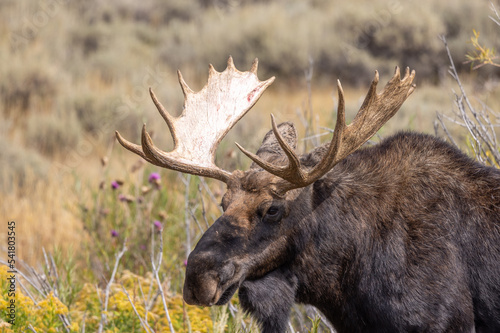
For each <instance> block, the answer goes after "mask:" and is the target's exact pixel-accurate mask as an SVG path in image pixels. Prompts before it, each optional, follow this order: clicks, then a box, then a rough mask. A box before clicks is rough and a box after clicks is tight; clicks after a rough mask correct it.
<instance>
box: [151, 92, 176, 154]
mask: <svg viewBox="0 0 500 333" xmlns="http://www.w3.org/2000/svg"><path fill="white" fill-rule="evenodd" d="M149 95H151V99H152V100H153V103H155V105H156V108H157V109H158V112H159V113H160V115H161V116H162V118H163V119H164V120H165V122H166V123H167V126H168V129H169V130H170V134H171V135H172V141H173V142H174V147H176V146H177V135H176V134H175V127H174V118H173V117H172V116H171V115H170V113H168V111H167V110H166V109H165V108H164V107H163V105H162V104H161V103H160V101H158V98H156V95H155V93H154V92H153V89H151V87H149Z"/></svg>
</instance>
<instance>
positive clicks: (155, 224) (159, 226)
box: [153, 220, 163, 231]
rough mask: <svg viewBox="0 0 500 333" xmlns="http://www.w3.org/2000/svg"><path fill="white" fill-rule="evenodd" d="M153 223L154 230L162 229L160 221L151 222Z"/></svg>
mask: <svg viewBox="0 0 500 333" xmlns="http://www.w3.org/2000/svg"><path fill="white" fill-rule="evenodd" d="M153 224H154V226H155V228H156V230H158V231H161V229H163V225H162V224H161V222H160V221H158V220H156V221H154V222H153Z"/></svg>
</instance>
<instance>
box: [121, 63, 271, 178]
mask: <svg viewBox="0 0 500 333" xmlns="http://www.w3.org/2000/svg"><path fill="white" fill-rule="evenodd" d="M255 64H256V62H254V64H253V65H252V69H251V70H250V71H247V72H240V71H238V70H237V69H236V68H235V67H234V62H233V59H232V58H231V57H229V59H228V61H227V68H226V70H225V71H223V72H221V73H219V72H217V71H216V70H215V69H214V68H213V66H212V65H210V66H209V76H208V83H207V84H206V85H205V87H203V89H202V90H201V91H199V92H197V93H195V92H193V91H192V90H191V88H189V86H188V85H187V83H186V82H185V81H184V78H183V77H182V74H181V72H180V71H177V74H178V76H179V83H180V85H181V87H182V91H183V93H184V108H183V112H182V114H181V115H180V116H179V117H177V118H175V117H172V116H171V115H170V114H169V113H168V112H167V110H166V109H165V108H164V107H163V105H162V104H161V103H160V102H159V101H158V98H157V97H156V95H155V94H154V92H153V91H152V89H150V94H151V99H152V100H153V103H154V104H155V105H156V108H157V109H158V112H159V113H160V115H161V116H162V117H163V119H164V120H165V122H166V123H167V125H168V127H169V129H170V132H171V134H172V138H173V141H174V149H173V150H172V151H170V152H164V151H162V150H160V149H158V148H157V147H156V146H155V145H154V143H153V141H152V139H151V136H150V135H149V134H148V132H147V131H146V126H145V125H144V126H143V129H142V136H141V144H142V145H141V146H139V145H136V144H133V143H131V142H129V141H127V140H125V139H124V138H123V137H122V136H121V135H120V134H119V133H118V132H116V137H117V139H118V141H119V142H120V144H121V145H122V146H124V147H125V148H126V149H128V150H130V151H131V152H133V153H135V154H137V155H139V156H141V157H142V158H144V159H145V160H147V161H148V162H150V163H152V164H155V165H158V166H161V167H164V168H168V169H172V170H176V171H180V172H186V173H190V174H194V175H198V176H205V177H210V178H215V179H218V180H221V181H223V182H225V183H227V182H228V181H229V178H230V177H231V173H230V172H228V171H225V170H222V169H220V168H218V167H217V166H216V165H215V151H216V149H217V147H218V145H219V143H220V141H221V140H222V139H223V137H224V136H225V135H226V134H227V132H228V131H229V130H230V129H231V128H232V127H233V126H234V125H235V124H236V122H237V121H238V120H240V119H241V117H243V116H244V115H245V114H246V112H248V110H250V108H251V107H252V106H253V105H254V104H255V103H256V102H257V100H258V99H259V97H260V96H261V95H262V93H263V92H264V91H265V90H266V88H267V87H268V86H269V85H270V84H271V83H272V82H273V81H274V77H272V78H270V79H268V80H266V81H260V80H259V79H258V77H257V75H256V73H255V72H256V69H257V68H256V65H255Z"/></svg>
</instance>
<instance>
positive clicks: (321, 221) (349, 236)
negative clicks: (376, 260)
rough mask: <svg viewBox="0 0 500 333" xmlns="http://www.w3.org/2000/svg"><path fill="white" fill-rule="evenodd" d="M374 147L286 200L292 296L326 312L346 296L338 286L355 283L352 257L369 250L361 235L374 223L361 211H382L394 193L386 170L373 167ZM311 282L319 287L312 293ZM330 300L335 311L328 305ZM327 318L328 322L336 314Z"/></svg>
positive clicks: (373, 228)
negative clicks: (294, 283) (294, 280)
mask: <svg viewBox="0 0 500 333" xmlns="http://www.w3.org/2000/svg"><path fill="white" fill-rule="evenodd" d="M374 150H378V148H377V147H373V148H366V149H362V150H360V151H358V152H356V153H354V154H352V155H350V156H349V157H347V158H346V159H345V160H344V161H342V162H341V163H339V164H338V165H336V166H335V167H334V168H333V169H332V170H331V172H329V173H328V174H327V175H325V176H324V177H323V178H321V179H320V180H317V181H316V182H315V183H314V184H312V185H310V186H308V187H306V188H304V189H301V190H296V191H300V193H299V194H298V195H296V199H295V200H294V201H295V203H294V204H292V205H291V206H292V207H294V211H291V212H290V218H289V219H293V220H290V221H289V224H290V230H291V231H290V232H291V237H293V238H294V241H292V242H290V243H292V244H294V249H292V250H291V252H293V253H294V254H295V256H294V258H295V259H294V261H293V262H292V263H290V270H291V271H293V272H296V273H295V274H296V277H297V280H298V285H297V291H296V299H295V300H296V302H300V303H306V304H312V305H314V306H316V307H317V308H319V309H320V310H321V309H322V310H324V311H323V313H325V314H326V315H327V316H328V315H332V313H336V314H338V315H340V313H341V311H342V308H343V305H342V304H343V303H344V302H345V300H344V299H343V298H344V297H349V295H347V294H346V293H345V292H344V290H343V289H344V287H345V286H346V284H352V283H355V281H351V279H352V276H354V275H353V271H355V270H356V266H357V264H358V263H357V261H358V260H359V259H360V257H362V256H363V255H362V253H364V252H366V251H369V246H370V244H367V243H366V242H365V241H364V240H365V239H370V237H369V235H370V234H373V233H374V232H376V226H375V225H373V224H370V221H373V218H371V217H370V216H366V214H367V213H366V212H380V213H381V214H383V212H382V208H380V207H382V206H383V204H382V203H383V202H384V201H387V200H391V198H390V197H391V196H392V195H393V193H394V191H393V190H392V189H391V185H390V184H391V182H390V181H389V180H388V179H387V177H389V176H390V175H389V174H384V173H380V172H379V171H380V167H381V164H382V163H384V162H383V160H381V159H379V158H377V154H374V152H373V151H374ZM372 156H375V157H374V158H372ZM306 158H310V159H312V157H310V156H305V157H304V159H306ZM377 206H378V207H377ZM368 207H370V208H368ZM318 258H320V262H318ZM311 288H312V289H314V290H315V291H322V292H321V293H318V292H314V293H312V292H311ZM351 290H352V289H351ZM332 305H334V306H335V307H337V308H338V311H332ZM327 310H328V311H327ZM329 320H330V321H331V322H332V323H333V322H335V321H336V318H329Z"/></svg>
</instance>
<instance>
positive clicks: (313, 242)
mask: <svg viewBox="0 0 500 333" xmlns="http://www.w3.org/2000/svg"><path fill="white" fill-rule="evenodd" d="M178 76H179V82H180V85H181V87H182V90H183V92H184V97H185V101H184V110H183V112H182V114H181V115H180V116H179V117H173V116H171V115H170V114H169V113H168V112H167V111H166V110H165V108H164V107H163V106H162V105H161V103H160V102H159V101H158V99H157V98H156V96H155V94H154V93H153V91H151V89H150V94H151V97H152V100H153V102H154V104H155V105H156V107H157V109H158V111H159V113H160V114H161V116H162V117H163V119H164V120H165V121H166V123H167V126H168V127H169V129H170V132H171V134H172V137H173V143H174V149H173V151H171V152H164V151H161V150H159V149H158V148H157V147H156V146H155V145H154V144H153V142H152V140H151V137H150V135H149V134H148V132H147V131H146V128H145V126H144V127H143V130H142V144H141V145H136V144H133V143H130V142H128V141H126V140H125V139H124V138H123V137H122V136H120V134H119V133H118V132H117V133H116V136H117V139H118V141H119V142H120V143H121V144H122V145H123V146H124V147H125V148H126V149H128V150H130V151H132V152H134V153H136V154H138V155H140V156H141V157H143V158H144V159H145V160H147V161H149V162H150V163H152V164H154V165H157V166H160V167H165V168H168V169H172V170H177V171H180V172H185V173H190V174H194V175H198V176H204V177H210V178H215V179H218V180H220V181H222V182H224V183H226V185H227V192H226V193H225V195H224V196H223V198H222V203H221V205H222V208H223V211H224V213H223V214H222V216H221V217H219V218H218V219H217V220H216V221H215V222H214V224H213V225H212V226H211V227H210V228H209V229H208V230H207V231H206V232H205V234H204V235H203V236H202V238H201V239H200V241H199V242H198V244H197V245H196V247H195V249H194V250H193V251H192V252H191V254H190V255H189V258H188V262H187V268H186V277H185V283H184V291H183V297H184V300H185V301H186V303H188V304H194V305H202V306H212V305H222V304H225V303H227V302H228V301H229V300H230V299H231V297H232V296H233V294H234V293H235V292H236V291H237V290H238V289H239V292H238V295H239V299H240V302H241V305H242V307H243V309H244V310H245V311H247V312H249V313H250V314H251V315H252V316H253V317H254V318H256V319H257V321H258V322H259V324H260V327H261V329H262V331H263V332H285V331H286V328H287V323H288V320H289V315H290V309H291V306H292V305H293V303H294V302H297V303H304V304H311V305H313V306H315V307H316V308H318V309H319V310H320V311H321V312H322V313H323V314H324V315H325V316H326V317H327V318H328V320H329V321H330V322H331V324H332V325H333V326H334V328H335V329H336V330H337V331H338V332H477V333H479V332H497V333H498V332H500V171H499V170H497V169H494V168H491V167H486V166H483V165H481V164H479V163H477V162H475V161H474V160H472V159H471V158H469V157H467V156H466V155H465V154H464V153H462V152H461V151H459V150H458V149H456V148H455V147H453V146H451V145H449V144H447V143H446V142H444V141H442V140H440V139H438V138H435V137H432V136H429V135H423V134H417V133H407V132H405V133H399V134H396V135H394V136H392V137H390V138H387V139H385V140H383V141H381V142H380V143H379V144H376V145H373V146H370V147H367V148H365V147H364V148H361V149H359V148H360V147H361V145H363V144H364V143H365V142H366V141H367V140H368V139H370V138H371V137H372V136H373V135H374V134H375V133H376V132H377V131H378V130H379V129H380V128H381V127H382V125H384V124H385V123H386V122H387V121H388V120H389V119H390V118H391V117H392V116H393V115H394V114H395V113H396V111H397V110H398V109H399V108H400V107H401V105H402V104H403V102H404V101H405V100H406V99H407V97H408V96H409V95H410V94H411V93H412V92H413V90H414V88H415V86H414V85H413V83H412V81H413V79H414V76H415V72H414V71H412V72H411V73H410V71H409V69H406V72H405V74H404V76H403V78H401V75H400V72H399V69H398V68H396V72H395V74H394V76H393V77H392V79H391V80H390V81H389V82H388V83H387V85H386V86H385V88H384V90H383V91H382V92H380V93H377V92H376V88H377V83H378V80H379V77H378V73H377V72H375V78H374V80H373V81H372V83H371V86H370V88H369V91H368V93H367V96H366V98H365V100H364V102H363V104H362V106H361V108H360V110H359V112H358V113H357V115H356V117H355V118H354V120H353V121H352V123H351V124H349V125H346V123H345V111H344V94H343V90H342V86H341V85H340V82H338V101H339V102H338V111H337V120H336V125H335V130H334V132H333V138H332V139H331V142H329V143H326V144H324V145H322V146H319V147H317V148H315V149H313V150H312V151H311V152H309V153H305V154H298V153H297V152H296V146H297V133H296V130H295V128H294V126H293V124H291V123H289V122H285V123H282V124H280V125H276V122H275V120H274V117H272V116H271V122H272V131H270V132H269V133H267V134H266V136H265V137H264V140H263V142H262V145H261V147H260V148H259V149H258V151H257V153H256V154H253V153H251V152H249V151H247V150H245V149H244V148H242V147H241V146H240V145H238V144H237V145H238V148H240V149H241V150H242V152H243V153H244V154H245V155H247V156H248V157H249V158H251V159H252V160H253V164H252V165H251V167H250V169H249V170H247V171H240V170H236V171H234V172H232V173H231V172H228V171H225V170H222V169H220V168H219V167H217V166H216V165H215V163H214V160H215V151H216V149H217V146H218V144H219V143H220V141H221V140H222V138H223V137H224V136H225V135H226V133H227V132H228V131H229V129H231V128H232V127H233V125H234V124H235V123H236V122H237V121H238V120H239V119H240V118H241V117H243V116H244V115H245V114H246V112H247V111H248V110H249V109H250V108H251V107H252V106H253V105H254V104H255V103H256V101H257V100H258V99H259V97H260V96H261V94H262V93H263V92H264V90H265V89H266V88H267V87H268V86H269V85H270V84H271V83H272V82H273V81H274V77H272V78H270V79H268V80H266V81H260V80H259V79H258V78H257V60H256V61H254V63H253V65H252V67H251V70H250V71H246V72H240V71H238V70H237V69H236V68H235V66H234V64H233V60H232V58H229V60H228V65H227V68H226V70H224V71H223V72H217V71H216V70H215V69H214V67H213V66H212V65H210V66H209V77H208V84H207V85H206V86H205V87H204V88H203V89H202V90H201V91H199V92H197V93H195V92H193V91H192V90H191V89H190V88H189V87H188V85H187V84H186V82H185V81H184V79H183V77H182V75H181V73H180V72H178Z"/></svg>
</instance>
